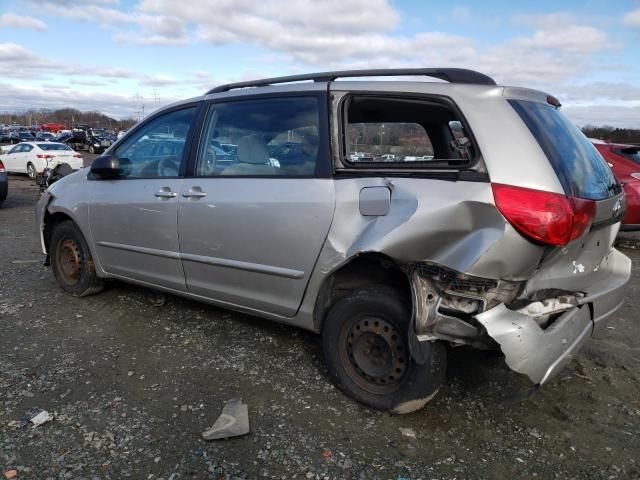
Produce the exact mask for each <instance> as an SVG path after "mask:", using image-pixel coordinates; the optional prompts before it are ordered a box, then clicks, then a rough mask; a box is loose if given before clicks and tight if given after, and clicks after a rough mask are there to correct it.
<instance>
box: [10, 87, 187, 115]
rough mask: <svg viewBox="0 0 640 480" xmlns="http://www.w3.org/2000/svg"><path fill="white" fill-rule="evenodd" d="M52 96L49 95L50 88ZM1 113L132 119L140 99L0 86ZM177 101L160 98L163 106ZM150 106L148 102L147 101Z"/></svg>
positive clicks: (71, 91) (62, 89) (102, 93)
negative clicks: (62, 111) (71, 112)
mask: <svg viewBox="0 0 640 480" xmlns="http://www.w3.org/2000/svg"><path fill="white" fill-rule="evenodd" d="M51 87H53V88H54V89H55V95H51V92H52V88H51ZM0 91H2V92H3V95H2V96H0V112H18V111H23V110H25V109H26V108H35V109H41V108H43V109H56V108H65V107H71V108H77V109H78V110H83V111H94V110H98V111H100V112H102V113H104V114H105V115H109V116H110V117H113V118H117V119H120V118H128V117H132V116H135V115H136V113H137V112H138V111H139V110H140V100H139V99H136V98H135V97H129V96H125V95H114V94H110V93H106V92H104V91H86V92H84V91H82V92H81V91H78V90H77V89H71V88H66V89H65V88H64V87H63V86H62V85H50V86H48V87H45V86H44V85H43V86H42V88H33V87H17V86H15V85H10V84H2V83H0ZM176 100H178V99H177V98H174V97H166V98H165V97H163V98H162V103H159V106H162V105H164V104H167V103H171V102H174V101H176ZM147 106H149V102H147Z"/></svg>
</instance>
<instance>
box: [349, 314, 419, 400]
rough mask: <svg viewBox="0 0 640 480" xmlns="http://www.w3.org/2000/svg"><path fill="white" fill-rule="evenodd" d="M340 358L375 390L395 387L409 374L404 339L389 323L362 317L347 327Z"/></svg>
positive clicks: (357, 378)
mask: <svg viewBox="0 0 640 480" xmlns="http://www.w3.org/2000/svg"><path fill="white" fill-rule="evenodd" d="M345 327H346V328H345V329H343V332H344V333H345V334H346V339H345V342H342V345H341V346H342V347H343V348H342V349H341V350H343V351H342V352H341V355H340V357H341V359H343V365H344V366H345V367H347V368H346V370H347V372H348V373H349V376H350V377H351V378H352V379H353V380H354V381H355V382H356V383H357V384H358V385H359V386H360V387H362V388H363V389H365V390H367V391H370V392H372V393H380V394H384V393H389V392H392V391H394V390H396V389H397V388H398V387H399V385H400V382H401V381H402V379H403V377H404V376H405V374H406V373H407V365H408V362H407V354H408V351H407V347H406V344H405V342H404V338H403V337H402V335H401V334H400V333H399V332H398V330H397V329H396V327H395V326H394V325H393V324H391V323H390V322H388V321H386V320H384V319H382V318H376V317H368V316H366V317H362V318H359V319H356V320H355V321H352V322H350V326H349V325H347V326H345Z"/></svg>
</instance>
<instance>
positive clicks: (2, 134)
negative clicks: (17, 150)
mask: <svg viewBox="0 0 640 480" xmlns="http://www.w3.org/2000/svg"><path fill="white" fill-rule="evenodd" d="M10 141H11V133H10V132H9V131H8V130H0V143H8V142H10Z"/></svg>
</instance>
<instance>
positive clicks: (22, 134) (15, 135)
mask: <svg viewBox="0 0 640 480" xmlns="http://www.w3.org/2000/svg"><path fill="white" fill-rule="evenodd" d="M35 140H36V137H35V135H34V134H33V133H31V132H28V131H26V130H20V131H18V132H16V131H13V132H11V134H10V135H9V141H10V142H11V143H12V144H14V145H15V144H16V143H20V142H34V141H35Z"/></svg>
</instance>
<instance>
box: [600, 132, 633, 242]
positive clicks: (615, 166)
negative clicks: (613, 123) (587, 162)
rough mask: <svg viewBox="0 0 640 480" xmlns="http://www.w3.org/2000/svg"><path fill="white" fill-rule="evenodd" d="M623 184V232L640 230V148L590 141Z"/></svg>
mask: <svg viewBox="0 0 640 480" xmlns="http://www.w3.org/2000/svg"><path fill="white" fill-rule="evenodd" d="M590 140H591V143H593V144H594V145H595V147H596V149H597V150H598V152H600V154H601V155H602V156H603V157H604V159H605V160H606V161H607V163H608V164H609V166H610V167H611V170H613V174H614V175H615V176H616V178H617V179H618V181H619V182H620V183H621V184H622V188H623V189H624V193H625V196H626V198H627V213H626V215H625V216H624V219H623V220H622V226H621V230H626V231H630V230H640V153H639V152H640V147H638V146H633V145H625V144H621V143H610V142H605V141H603V140H597V139H594V138H592V139H590Z"/></svg>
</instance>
